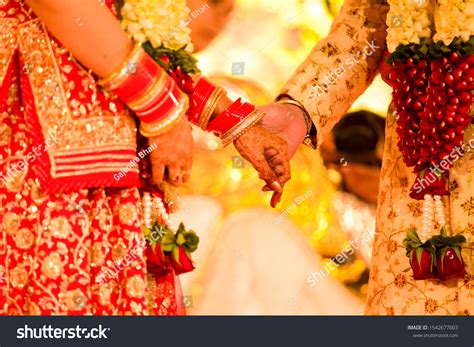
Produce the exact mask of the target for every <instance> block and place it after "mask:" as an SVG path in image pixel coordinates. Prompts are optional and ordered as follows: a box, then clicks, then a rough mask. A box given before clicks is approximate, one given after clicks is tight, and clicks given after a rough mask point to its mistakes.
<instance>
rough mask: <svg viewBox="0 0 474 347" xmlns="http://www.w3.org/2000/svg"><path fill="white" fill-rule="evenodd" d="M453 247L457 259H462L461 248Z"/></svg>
mask: <svg viewBox="0 0 474 347" xmlns="http://www.w3.org/2000/svg"><path fill="white" fill-rule="evenodd" d="M453 249H454V252H455V253H456V255H457V256H458V259H459V260H461V259H462V258H461V257H462V256H461V248H459V247H456V246H455V247H453Z"/></svg>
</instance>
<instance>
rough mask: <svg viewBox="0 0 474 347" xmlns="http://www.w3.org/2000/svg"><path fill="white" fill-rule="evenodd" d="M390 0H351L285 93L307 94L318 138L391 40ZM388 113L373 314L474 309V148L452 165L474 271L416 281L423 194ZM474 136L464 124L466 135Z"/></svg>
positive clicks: (460, 226) (453, 221) (370, 302)
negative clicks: (416, 193)
mask: <svg viewBox="0 0 474 347" xmlns="http://www.w3.org/2000/svg"><path fill="white" fill-rule="evenodd" d="M387 11H388V4H387V3H386V2H384V1H380V0H379V1H377V0H347V1H346V3H345V5H344V6H343V8H342V11H341V14H340V15H339V17H338V18H337V19H336V20H335V21H334V24H333V26H332V29H331V32H330V34H329V35H328V37H327V38H326V39H324V40H322V41H320V42H319V43H318V45H317V46H316V47H315V48H314V50H313V51H312V53H311V54H310V55H309V57H308V58H307V59H306V60H305V61H304V62H303V63H302V64H301V65H300V67H299V68H298V70H297V71H296V72H295V74H294V75H293V77H292V78H291V79H290V81H289V82H288V84H287V85H286V86H285V88H284V89H283V91H282V93H283V94H287V95H289V96H291V97H292V98H293V99H295V100H298V101H299V102H301V103H302V104H303V105H304V106H305V108H306V109H307V110H308V112H309V113H310V114H311V117H312V118H313V121H314V123H315V125H316V128H317V131H318V144H321V143H322V141H323V140H324V137H325V136H326V135H327V134H328V133H329V132H330V131H331V129H332V128H333V126H334V125H335V124H336V123H337V122H338V121H339V119H340V118H341V117H342V116H343V115H344V114H345V113H346V112H347V110H348V109H349V107H350V106H351V105H352V103H353V102H354V101H355V100H356V99H357V97H358V96H359V95H361V94H362V93H363V92H364V91H365V89H366V88H367V87H368V86H369V85H370V83H371V82H372V80H373V78H374V76H375V75H376V73H377V68H378V65H379V64H380V62H381V59H382V54H383V51H384V50H385V47H386V43H385V38H386V25H385V18H386V14H387ZM392 111H393V110H392V109H390V110H389V114H388V116H387V129H386V143H385V153H384V160H383V166H382V174H381V185H380V192H379V204H378V211H377V227H376V235H375V240H374V248H373V255H372V269H371V275H370V281H369V292H368V298H367V307H366V313H367V314H371V315H386V314H388V315H391V314H396V315H402V314H407V315H422V314H435V315H457V314H472V311H473V307H474V276H473V275H472V274H473V273H474V271H473V270H474V269H473V251H472V242H473V234H474V196H473V194H474V175H473V173H474V149H473V151H472V152H471V153H467V154H466V155H465V156H464V157H463V158H462V159H460V160H458V162H457V163H456V164H455V166H454V167H453V168H452V169H451V171H450V181H449V185H450V191H451V196H450V197H449V198H445V201H446V202H448V204H447V205H448V206H449V212H448V215H449V216H450V227H451V230H453V231H454V232H456V233H457V232H461V231H463V232H464V235H465V236H466V238H467V239H468V244H469V245H470V246H469V247H471V250H466V249H465V250H464V251H463V257H464V260H465V261H466V263H467V272H468V273H469V275H467V276H466V277H465V279H464V280H451V281H449V282H441V281H438V280H426V281H414V280H413V278H412V276H411V271H410V272H403V270H405V269H407V268H409V267H410V265H409V261H408V258H407V257H406V256H405V248H404V246H403V239H404V238H405V232H406V230H407V229H408V228H410V227H416V226H418V227H419V226H420V225H421V219H422V211H421V209H422V201H417V200H413V199H411V198H410V197H409V195H408V194H409V191H410V187H411V184H412V183H413V182H414V180H415V175H414V174H413V173H412V169H411V168H407V167H406V166H405V164H404V163H403V160H402V154H401V152H400V151H399V149H398V146H397V141H398V136H397V134H396V131H395V130H396V120H395V118H394V115H393V113H392ZM473 138H474V126H473V125H472V124H471V125H470V126H469V127H468V129H467V130H466V137H465V143H466V144H467V142H468V141H469V140H471V139H473Z"/></svg>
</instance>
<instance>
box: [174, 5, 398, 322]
mask: <svg viewBox="0 0 474 347" xmlns="http://www.w3.org/2000/svg"><path fill="white" fill-rule="evenodd" d="M342 3H343V1H342V0H332V1H330V0H324V1H323V0H307V1H304V0H236V1H234V0H208V1H204V0H188V4H189V6H190V8H191V15H190V17H189V20H188V25H189V26H190V27H191V29H192V30H193V35H192V39H193V43H194V45H195V47H196V53H197V57H198V59H199V67H200V68H201V70H202V72H203V73H204V74H205V75H206V76H208V77H209V78H210V79H211V80H213V81H214V82H215V83H216V84H219V85H221V86H223V87H224V88H225V89H226V90H227V91H228V93H229V95H230V96H231V97H232V98H237V97H242V98H244V99H246V100H248V101H250V102H252V103H254V104H257V105H260V104H265V103H268V102H271V101H272V100H273V99H274V98H275V97H276V96H277V95H278V93H279V90H280V89H281V88H282V87H283V85H284V84H285V82H286V81H287V80H288V79H289V78H290V76H291V75H292V73H293V71H294V70H295V69H296V68H297V66H298V65H299V64H300V63H301V62H302V61H303V60H304V59H305V57H306V56H307V54H308V53H309V52H310V50H311V49H312V47H313V46H314V45H315V44H316V43H317V42H318V40H320V39H321V38H323V37H324V36H325V35H326V34H327V33H328V31H329V29H330V26H331V23H332V21H333V19H334V17H335V16H336V15H337V13H338V11H339V10H340V8H341V6H342ZM389 100H390V90H389V88H388V86H387V85H385V84H384V83H383V82H382V81H381V79H380V78H377V80H376V81H375V82H374V83H373V84H372V86H371V87H370V88H369V89H368V90H367V91H366V93H365V94H364V95H363V96H362V97H360V98H359V100H357V102H356V103H355V104H354V105H353V108H352V109H351V113H349V114H348V115H347V116H346V117H345V118H344V119H343V121H341V122H340V123H339V124H338V126H337V127H336V128H335V129H334V131H333V133H332V136H330V137H329V138H328V139H327V140H326V141H325V143H324V144H323V146H322V148H321V149H320V151H313V150H310V149H308V148H301V149H300V150H299V152H298V153H297V154H296V156H295V158H294V159H293V161H292V180H291V182H289V183H288V184H287V185H286V186H285V194H284V197H283V199H282V202H281V203H280V204H279V206H278V207H277V208H276V209H271V208H270V207H269V200H270V194H269V193H262V192H261V188H262V186H263V183H262V182H261V181H260V180H259V179H258V177H257V175H256V173H255V171H254V170H253V168H252V167H251V166H250V164H248V163H246V162H245V161H244V160H243V159H242V158H241V157H240V156H239V155H238V153H237V152H236V151H235V150H234V149H233V148H231V147H232V146H229V148H225V149H224V148H222V146H221V144H220V143H219V141H218V139H216V138H215V137H214V136H212V135H209V134H205V133H203V132H201V131H200V130H199V129H195V131H194V136H195V142H196V153H195V162H194V167H193V172H192V178H191V180H190V182H189V183H188V184H187V185H186V186H185V187H183V188H180V189H179V190H178V194H179V195H180V197H181V200H182V209H181V211H180V212H178V213H176V214H175V215H173V223H175V224H177V223H179V222H180V221H184V222H185V224H186V226H187V227H188V228H191V229H194V230H195V231H196V232H197V233H198V234H199V236H200V239H201V242H200V246H199V249H198V250H197V251H196V253H194V254H193V258H194V260H195V265H196V270H195V271H194V272H192V273H189V274H185V275H182V276H180V278H181V281H182V286H183V292H184V302H185V304H186V307H187V310H188V314H190V315H206V314H232V315H239V314H244V315H246V314H258V315H273V314H312V315H326V314H327V315H344V314H347V315H358V314H363V310H364V299H365V294H366V291H367V280H368V271H369V268H370V255H371V245H372V239H373V233H374V226H375V220H374V216H375V203H376V197H377V192H378V179H379V172H380V163H381V153H382V149H383V137H384V118H382V115H385V112H386V110H387V107H388V104H389Z"/></svg>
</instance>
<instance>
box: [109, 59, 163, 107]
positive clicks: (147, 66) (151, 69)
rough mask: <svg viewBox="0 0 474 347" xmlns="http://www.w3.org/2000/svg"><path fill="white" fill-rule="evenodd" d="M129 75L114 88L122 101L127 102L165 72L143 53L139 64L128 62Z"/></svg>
mask: <svg viewBox="0 0 474 347" xmlns="http://www.w3.org/2000/svg"><path fill="white" fill-rule="evenodd" d="M129 70H130V77H129V78H128V79H126V80H125V81H124V82H123V83H122V84H121V85H119V86H118V87H117V88H115V89H114V92H115V94H117V95H118V96H119V97H120V99H122V101H123V102H125V103H129V102H131V101H133V100H135V99H136V98H138V97H139V96H140V95H142V94H144V93H146V91H147V90H148V89H149V88H150V87H151V86H152V85H153V83H154V81H156V80H157V79H159V78H160V77H161V75H162V74H165V73H166V72H165V71H164V70H163V69H162V68H161V67H160V66H159V65H158V64H157V63H156V62H155V61H154V60H153V59H152V58H151V57H150V56H149V55H148V54H144V56H143V59H142V60H141V62H140V64H130V66H129Z"/></svg>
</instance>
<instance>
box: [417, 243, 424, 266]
mask: <svg viewBox="0 0 474 347" xmlns="http://www.w3.org/2000/svg"><path fill="white" fill-rule="evenodd" d="M422 254H423V248H422V247H418V248H417V249H416V260H417V261H418V265H420V266H421V256H422Z"/></svg>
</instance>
